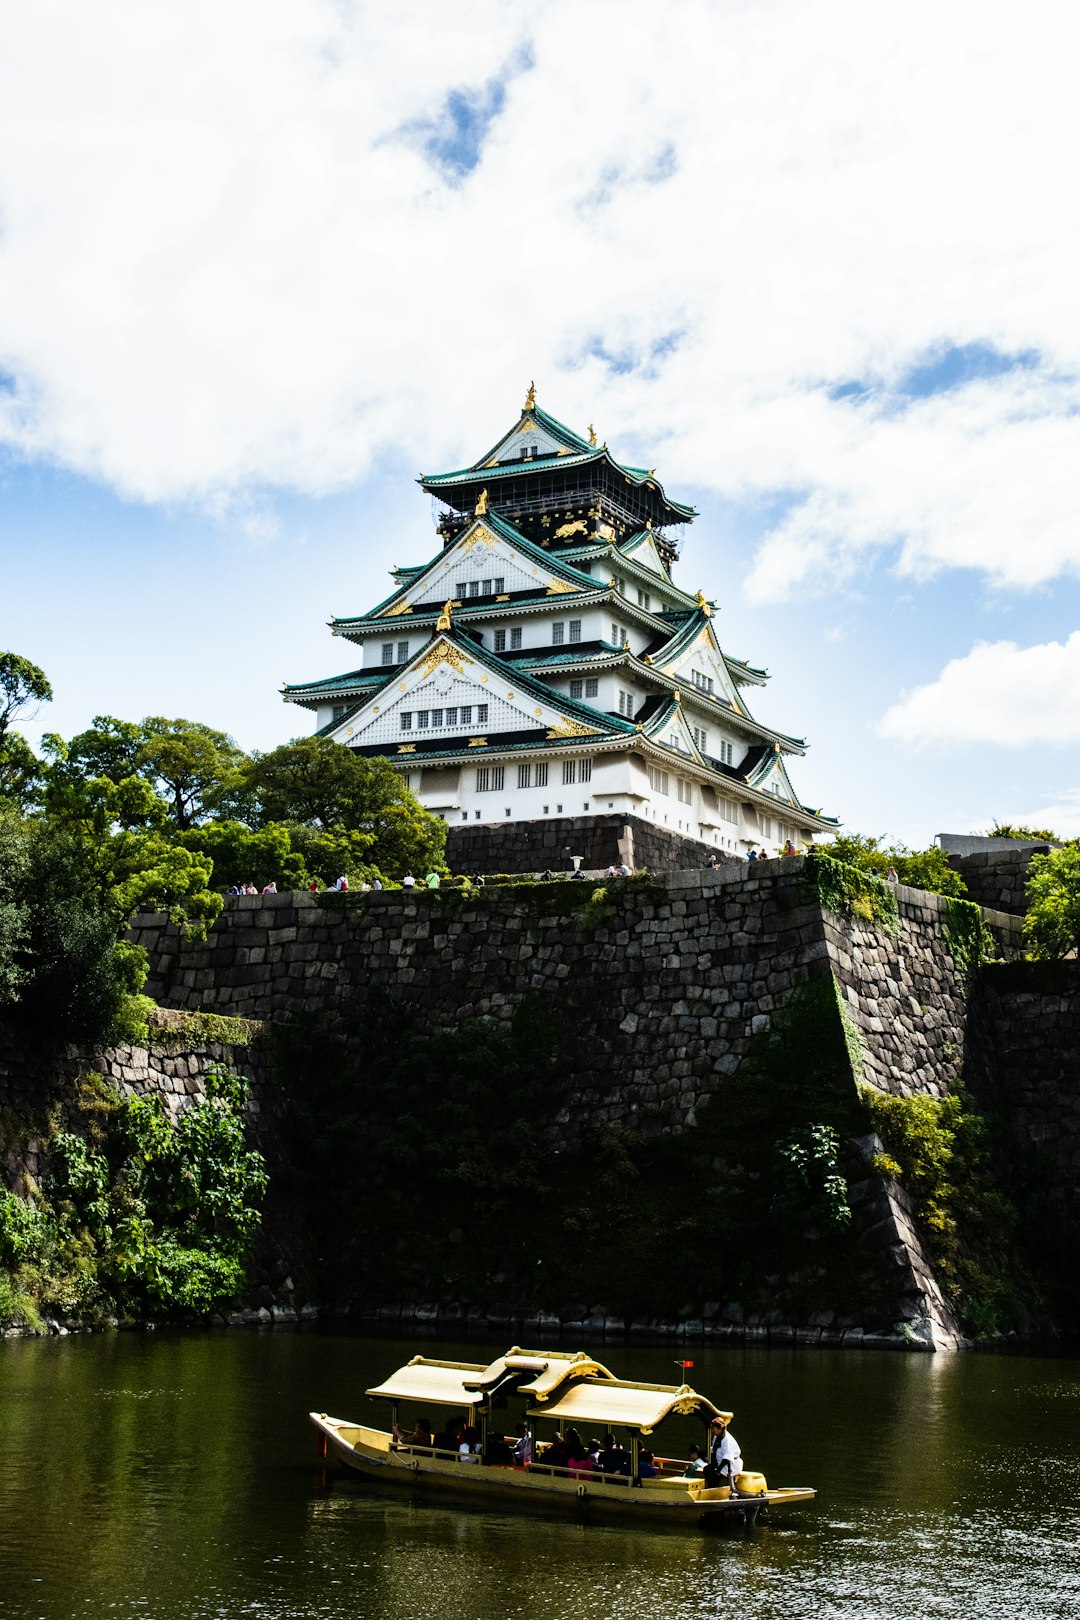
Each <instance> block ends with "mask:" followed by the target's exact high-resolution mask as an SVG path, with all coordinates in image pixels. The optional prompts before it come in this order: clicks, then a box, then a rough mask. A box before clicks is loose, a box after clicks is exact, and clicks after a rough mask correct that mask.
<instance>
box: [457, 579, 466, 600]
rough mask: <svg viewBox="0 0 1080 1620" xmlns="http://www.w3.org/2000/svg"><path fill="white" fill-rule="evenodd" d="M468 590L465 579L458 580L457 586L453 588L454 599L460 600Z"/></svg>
mask: <svg viewBox="0 0 1080 1620" xmlns="http://www.w3.org/2000/svg"><path fill="white" fill-rule="evenodd" d="M468 589H469V582H468V580H467V579H459V580H458V582H457V584H456V585H455V586H454V595H455V596H456V597H458V598H460V597H462V596H464V595H465V593H466V592H467V591H468Z"/></svg>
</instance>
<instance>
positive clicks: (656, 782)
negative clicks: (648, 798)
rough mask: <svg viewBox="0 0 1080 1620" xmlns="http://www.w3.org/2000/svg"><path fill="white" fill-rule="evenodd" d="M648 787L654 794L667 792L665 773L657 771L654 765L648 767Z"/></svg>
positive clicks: (666, 775) (666, 774)
mask: <svg viewBox="0 0 1080 1620" xmlns="http://www.w3.org/2000/svg"><path fill="white" fill-rule="evenodd" d="M649 786H650V787H651V788H652V790H653V792H654V793H666V792H667V790H668V773H667V771H661V770H658V769H657V768H656V766H655V765H650V766H649Z"/></svg>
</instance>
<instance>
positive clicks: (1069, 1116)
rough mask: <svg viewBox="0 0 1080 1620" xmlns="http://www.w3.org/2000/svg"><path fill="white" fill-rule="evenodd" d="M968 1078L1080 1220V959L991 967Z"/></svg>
mask: <svg viewBox="0 0 1080 1620" xmlns="http://www.w3.org/2000/svg"><path fill="white" fill-rule="evenodd" d="M974 1012H975V1022H976V1025H977V1029H978V1041H977V1043H975V1050H974V1051H973V1054H972V1056H973V1060H974V1061H973V1063H972V1065H971V1070H970V1078H971V1079H972V1082H973V1084H974V1085H975V1086H976V1088H977V1089H978V1090H979V1091H980V1093H981V1094H982V1096H983V1097H984V1099H985V1101H986V1102H988V1103H989V1104H990V1105H991V1106H992V1108H993V1109H994V1111H995V1113H998V1114H1000V1115H1002V1116H1003V1117H1004V1118H1005V1119H1006V1120H1008V1122H1009V1124H1010V1125H1011V1127H1012V1130H1013V1132H1014V1133H1015V1135H1016V1137H1017V1139H1018V1141H1019V1142H1021V1143H1022V1144H1024V1145H1025V1146H1026V1147H1027V1148H1029V1149H1030V1150H1031V1151H1032V1153H1033V1154H1034V1155H1035V1157H1036V1159H1037V1161H1038V1162H1039V1163H1040V1165H1041V1167H1042V1169H1043V1172H1044V1174H1045V1176H1046V1182H1047V1186H1048V1188H1049V1189H1050V1190H1051V1191H1052V1193H1053V1194H1054V1196H1055V1199H1056V1201H1058V1202H1059V1203H1060V1204H1061V1205H1062V1207H1063V1208H1064V1209H1065V1210H1066V1212H1068V1213H1069V1214H1070V1215H1072V1216H1074V1217H1080V962H1076V961H1070V962H1016V963H1002V964H993V965H991V966H990V967H988V968H986V969H984V970H983V972H982V974H981V975H980V979H979V985H978V988H977V992H976V1002H975V1007H974Z"/></svg>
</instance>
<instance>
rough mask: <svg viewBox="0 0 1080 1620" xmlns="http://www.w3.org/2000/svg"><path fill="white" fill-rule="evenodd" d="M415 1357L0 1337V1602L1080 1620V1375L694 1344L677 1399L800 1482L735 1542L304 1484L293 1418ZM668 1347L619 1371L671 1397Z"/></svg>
mask: <svg viewBox="0 0 1080 1620" xmlns="http://www.w3.org/2000/svg"><path fill="white" fill-rule="evenodd" d="M416 1348H417V1346H416V1345H415V1344H411V1343H407V1342H405V1341H401V1340H395V1339H368V1338H354V1337H347V1336H345V1335H339V1334H334V1333H329V1332H298V1331H276V1332H272V1333H257V1332H248V1333H245V1332H237V1333H221V1332H197V1333H188V1334H179V1333H169V1332H158V1333H153V1334H149V1333H120V1334H115V1333H114V1334H94V1335H88V1336H85V1337H82V1336H80V1337H77V1338H68V1339H60V1340H56V1339H51V1340H24V1341H9V1342H7V1343H4V1344H0V1614H3V1615H4V1616H11V1617H13V1620H29V1617H35V1616H41V1617H45V1620H60V1617H65V1620H66V1617H68V1616H72V1615H79V1616H96V1615H104V1614H115V1615H120V1616H147V1617H151V1616H152V1617H153V1620H173V1617H176V1620H179V1617H181V1616H183V1617H185V1620H189V1617H191V1620H202V1617H210V1616H230V1617H233V1616H241V1615H258V1616H260V1617H269V1620H284V1617H286V1616H288V1617H295V1616H298V1617H308V1616H311V1617H314V1616H330V1615H334V1616H356V1617H364V1620H368V1617H371V1620H376V1617H378V1620H414V1617H418V1616H424V1615H427V1614H431V1613H437V1612H444V1611H447V1610H449V1611H450V1612H454V1613H457V1614H460V1615H461V1616H462V1617H463V1620H464V1617H477V1620H502V1617H504V1616H506V1617H509V1616H519V1615H520V1616H529V1617H537V1620H564V1617H565V1616H567V1615H580V1616H583V1617H588V1620H601V1617H602V1620H608V1617H611V1620H616V1617H618V1620H624V1617H625V1620H637V1617H639V1616H646V1615H647V1616H650V1617H656V1616H664V1617H665V1620H668V1617H679V1620H681V1617H683V1616H687V1617H689V1616H700V1615H703V1614H705V1615H713V1614H720V1613H722V1612H723V1613H744V1614H752V1615H753V1616H755V1620H772V1617H774V1616H777V1617H779V1616H781V1615H783V1616H784V1617H785V1620H787V1617H791V1616H796V1617H797V1616H802V1615H806V1616H810V1615H814V1616H823V1615H824V1616H832V1615H836V1616H851V1617H858V1620H898V1617H900V1616H907V1615H927V1616H930V1615H942V1616H946V1615H947V1616H949V1617H951V1620H953V1617H955V1620H968V1617H983V1616H986V1617H990V1616H997V1615H1000V1614H1008V1613H1012V1614H1017V1615H1027V1614H1036V1613H1037V1614H1039V1615H1041V1616H1043V1617H1045V1620H1057V1617H1061V1620H1065V1617H1066V1616H1072V1615H1073V1614H1074V1613H1075V1611H1076V1604H1077V1600H1078V1596H1080V1505H1078V1503H1077V1498H1076V1492H1075V1475H1076V1444H1075V1435H1076V1427H1077V1413H1078V1409H1080V1360H1075V1359H1049V1358H1047V1359H1040V1358H1035V1357H1031V1356H1019V1355H1018V1356H1003V1355H989V1354H985V1355H976V1356H895V1355H883V1354H876V1353H873V1352H851V1351H848V1352H831V1351H817V1352H815V1353H814V1354H812V1355H811V1354H806V1353H803V1352H799V1351H790V1352H786V1351H780V1350H772V1351H761V1350H742V1349H734V1348H730V1349H723V1350H720V1349H712V1348H708V1349H705V1348H701V1347H698V1348H697V1349H696V1350H695V1351H694V1361H695V1367H694V1373H693V1378H694V1381H695V1384H696V1385H697V1387H698V1388H700V1389H703V1390H707V1391H709V1392H711V1393H712V1394H713V1395H714V1396H715V1397H716V1398H718V1399H723V1400H724V1401H725V1402H727V1403H730V1405H731V1406H732V1407H733V1408H734V1410H735V1414H736V1418H735V1423H734V1425H733V1427H734V1428H735V1429H736V1432H737V1433H738V1436H739V1439H740V1442H741V1444H742V1447H743V1451H744V1454H745V1455H746V1457H747V1461H748V1464H749V1466H751V1467H761V1468H762V1469H763V1470H764V1471H765V1472H766V1473H768V1474H769V1475H771V1476H775V1477H776V1478H777V1479H779V1478H780V1476H781V1475H782V1476H784V1478H786V1479H792V1480H794V1479H805V1480H806V1481H808V1482H809V1483H812V1484H814V1485H816V1486H817V1487H818V1490H819V1497H818V1500H817V1502H816V1503H814V1504H813V1505H812V1506H810V1507H809V1508H807V1509H806V1510H803V1511H800V1512H798V1513H797V1514H792V1515H791V1516H790V1517H789V1518H786V1519H785V1520H784V1521H783V1522H782V1524H777V1525H776V1526H774V1527H766V1528H764V1529H761V1530H759V1531H758V1532H757V1533H756V1534H755V1535H754V1536H753V1537H752V1538H748V1539H747V1538H743V1537H741V1536H737V1535H736V1536H731V1535H715V1534H714V1535H709V1536H701V1535H699V1534H687V1533H681V1532H680V1533H677V1534H670V1533H669V1534H665V1533H663V1532H659V1531H658V1532H655V1533H653V1532H651V1531H644V1532H642V1531H635V1532H632V1533H631V1532H627V1531H625V1530H621V1529H608V1528H601V1527H596V1526H591V1525H579V1524H576V1523H567V1522H565V1521H562V1520H558V1519H545V1518H531V1517H529V1518H525V1517H518V1516H511V1515H508V1514H504V1513H488V1512H470V1511H455V1510H452V1509H448V1508H446V1507H445V1506H441V1505H440V1506H428V1505H426V1504H423V1503H413V1502H408V1501H403V1500H401V1499H399V1498H394V1497H382V1496H380V1495H378V1494H377V1493H376V1492H375V1491H373V1490H372V1489H371V1487H370V1486H367V1485H365V1484H363V1483H358V1482H354V1481H352V1480H346V1479H344V1478H342V1477H340V1476H338V1475H336V1474H333V1473H330V1474H327V1475H323V1474H322V1473H320V1470H319V1466H318V1464H317V1461H316V1457H315V1445H314V1435H313V1431H312V1430H311V1429H310V1427H309V1425H308V1423H307V1418H306V1413H307V1411H308V1410H309V1408H313V1407H314V1408H317V1409H327V1410H331V1411H340V1412H344V1413H347V1414H350V1415H361V1412H362V1409H364V1408H366V1407H368V1406H370V1404H371V1403H368V1402H366V1401H365V1399H364V1397H363V1395H362V1390H363V1389H364V1387H365V1386H366V1385H369V1384H371V1383H373V1382H375V1381H376V1380H377V1379H378V1378H379V1377H380V1376H381V1375H382V1374H383V1373H384V1372H385V1371H386V1370H387V1369H388V1368H391V1367H393V1366H395V1365H397V1364H398V1363H399V1362H400V1361H402V1360H403V1359H405V1358H406V1357H407V1356H408V1355H409V1354H411V1353H412V1352H413V1351H414V1350H415V1349H416ZM422 1348H423V1350H424V1353H425V1354H428V1355H434V1354H444V1355H457V1356H460V1357H461V1358H462V1359H476V1358H477V1357H478V1356H479V1357H480V1358H482V1357H483V1354H484V1351H483V1350H478V1349H477V1347H476V1346H466V1345H462V1344H459V1343H451V1342H450V1341H441V1340H440V1341H426V1342H425V1343H424V1345H423V1346H422ZM682 1354H683V1352H682V1351H681V1350H680V1349H678V1348H677V1347H676V1346H675V1345H662V1344H661V1345H656V1346H654V1347H650V1348H647V1349H644V1348H636V1349H633V1348H622V1347H620V1349H619V1351H618V1356H617V1364H618V1369H619V1371H620V1372H622V1373H623V1374H624V1376H628V1377H635V1378H642V1379H651V1380H655V1381H658V1382H660V1381H663V1382H667V1381H668V1380H670V1379H671V1377H672V1376H673V1374H674V1368H673V1366H672V1363H673V1362H674V1360H675V1359H676V1358H678V1357H680V1356H681V1355H682ZM371 1410H372V1411H374V1407H373V1406H372V1407H371Z"/></svg>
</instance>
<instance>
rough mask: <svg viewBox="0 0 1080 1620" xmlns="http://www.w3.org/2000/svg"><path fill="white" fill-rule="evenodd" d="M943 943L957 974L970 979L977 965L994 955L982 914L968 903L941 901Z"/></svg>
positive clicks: (965, 901) (967, 901) (962, 901)
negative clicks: (943, 912) (943, 911)
mask: <svg viewBox="0 0 1080 1620" xmlns="http://www.w3.org/2000/svg"><path fill="white" fill-rule="evenodd" d="M942 929H943V932H944V934H945V944H946V947H947V949H948V952H949V955H950V956H951V957H952V959H953V964H954V966H955V968H956V971H957V973H958V974H959V975H960V977H961V978H962V979H964V980H965V981H967V980H970V979H971V977H972V975H973V974H974V973H975V970H976V968H977V967H978V966H979V964H980V963H982V962H985V961H986V960H987V959H988V958H989V957H991V956H993V954H994V941H993V939H992V937H991V934H990V931H989V929H988V928H987V927H986V925H985V923H984V922H983V919H982V911H981V910H980V909H979V907H978V906H977V905H975V904H974V903H973V902H972V901H971V900H954V899H953V898H952V897H951V896H950V897H949V898H947V899H946V901H945V916H944V918H943V919H942Z"/></svg>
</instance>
